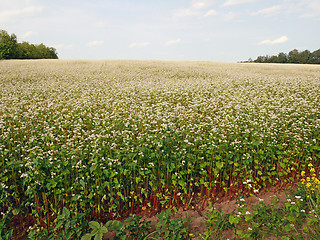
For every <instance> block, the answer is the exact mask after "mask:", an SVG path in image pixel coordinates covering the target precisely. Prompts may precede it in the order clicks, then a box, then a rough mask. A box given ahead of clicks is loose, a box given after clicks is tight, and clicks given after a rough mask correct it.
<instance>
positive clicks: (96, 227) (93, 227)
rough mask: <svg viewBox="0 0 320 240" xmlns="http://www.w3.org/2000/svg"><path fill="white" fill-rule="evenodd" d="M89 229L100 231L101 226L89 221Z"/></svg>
mask: <svg viewBox="0 0 320 240" xmlns="http://www.w3.org/2000/svg"><path fill="white" fill-rule="evenodd" d="M89 227H91V228H92V229H94V230H97V229H100V228H101V225H100V223H98V222H96V221H90V222H89Z"/></svg>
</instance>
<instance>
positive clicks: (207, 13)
mask: <svg viewBox="0 0 320 240" xmlns="http://www.w3.org/2000/svg"><path fill="white" fill-rule="evenodd" d="M217 14H218V13H217V11H216V10H214V9H211V10H209V11H207V12H206V13H205V14H204V15H203V16H204V17H209V16H214V15H217Z"/></svg>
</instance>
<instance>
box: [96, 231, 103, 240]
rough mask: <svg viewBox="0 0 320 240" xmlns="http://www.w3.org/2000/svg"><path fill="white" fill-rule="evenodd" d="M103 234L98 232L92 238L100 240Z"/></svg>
mask: <svg viewBox="0 0 320 240" xmlns="http://www.w3.org/2000/svg"><path fill="white" fill-rule="evenodd" d="M102 237H103V234H102V233H101V232H98V233H97V234H96V235H95V236H94V240H102Z"/></svg>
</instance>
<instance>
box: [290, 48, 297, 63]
mask: <svg viewBox="0 0 320 240" xmlns="http://www.w3.org/2000/svg"><path fill="white" fill-rule="evenodd" d="M288 62H289V63H299V51H298V50H297V49H293V50H292V51H290V52H289V54H288Z"/></svg>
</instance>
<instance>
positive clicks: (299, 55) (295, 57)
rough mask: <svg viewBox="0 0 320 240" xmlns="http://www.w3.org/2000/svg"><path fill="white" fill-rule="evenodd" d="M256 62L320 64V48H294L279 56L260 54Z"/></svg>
mask: <svg viewBox="0 0 320 240" xmlns="http://www.w3.org/2000/svg"><path fill="white" fill-rule="evenodd" d="M254 62H258V63H299V64H307V63H309V64H320V49H318V50H316V51H314V52H312V53H311V52H310V51H309V50H304V51H301V52H300V51H298V50H297V49H294V50H292V51H290V52H289V53H288V54H285V53H282V52H281V53H279V54H278V56H268V55H266V56H259V57H257V59H256V60H254Z"/></svg>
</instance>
